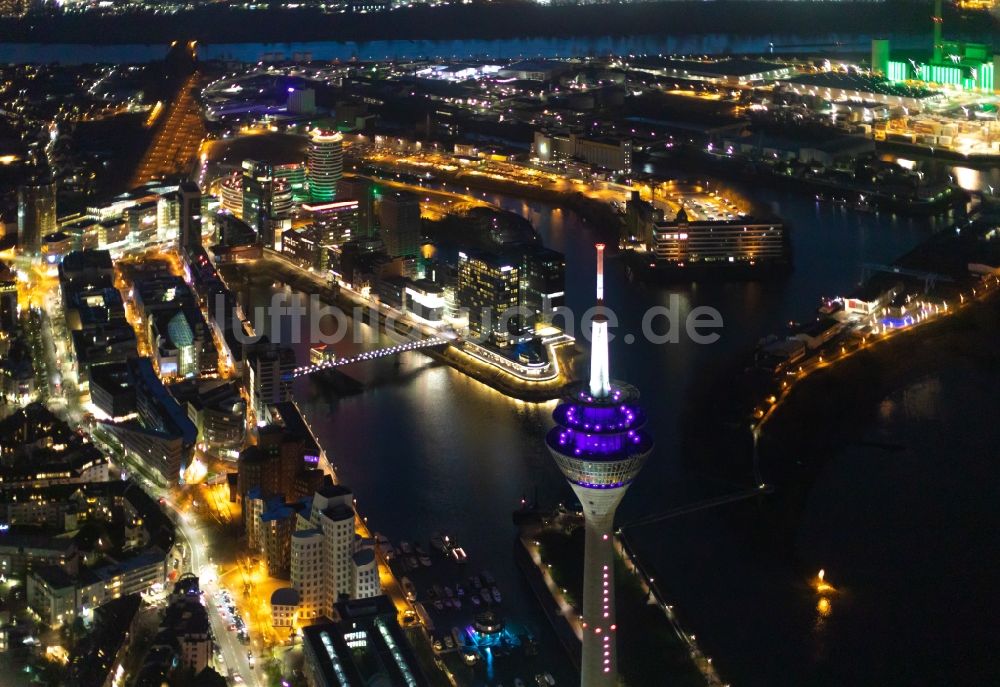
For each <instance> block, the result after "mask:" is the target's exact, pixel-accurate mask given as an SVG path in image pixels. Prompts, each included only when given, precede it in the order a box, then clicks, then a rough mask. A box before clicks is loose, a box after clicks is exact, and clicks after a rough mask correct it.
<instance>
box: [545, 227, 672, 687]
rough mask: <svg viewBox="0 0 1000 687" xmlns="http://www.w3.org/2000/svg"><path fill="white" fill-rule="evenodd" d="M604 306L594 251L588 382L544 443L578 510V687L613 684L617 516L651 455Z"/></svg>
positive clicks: (569, 399) (559, 413)
mask: <svg viewBox="0 0 1000 687" xmlns="http://www.w3.org/2000/svg"><path fill="white" fill-rule="evenodd" d="M603 306H604V245H603V244H598V246H597V307H598V308H599V309H601V310H600V311H599V312H598V314H597V315H595V316H594V318H593V320H592V324H591V328H592V330H591V331H592V337H591V354H590V356H591V357H590V381H589V383H588V384H586V385H580V386H575V387H573V388H572V389H571V390H570V392H569V393H568V394H567V396H566V400H565V401H564V402H563V403H561V404H560V405H559V406H557V407H556V409H555V411H553V413H552V418H553V419H554V420H555V423H556V426H555V427H554V428H552V429H551V430H550V431H549V433H548V435H547V436H546V438H545V441H546V444H547V446H548V449H549V451H550V452H551V453H552V457H553V458H555V461H556V464H557V465H558V466H559V469H560V470H561V471H562V473H563V475H565V477H566V479H567V480H568V481H569V483H570V487H572V489H573V492H574V493H575V494H576V496H577V498H578V499H579V500H580V504H581V506H583V514H584V521H585V524H586V543H585V546H586V548H585V552H584V567H583V617H582V626H583V654H582V658H581V667H580V669H581V678H582V680H581V684H582V685H583V687H614V686H615V685H617V684H618V666H617V646H616V636H617V635H616V632H617V630H618V625H617V619H616V617H615V553H614V542H613V539H612V537H613V536H614V535H613V526H614V518H615V511H616V509H617V508H618V504H619V503H620V502H621V500H622V497H624V496H625V492H626V490H627V489H628V487H629V485H630V484H631V483H632V481H633V480H634V479H635V477H636V475H637V474H638V473H639V470H640V469H641V468H642V466H643V463H645V461H646V458H647V456H649V453H650V452H651V451H652V449H653V440H652V438H651V437H650V435H649V434H648V433H647V432H646V431H645V429H644V426H645V424H646V414H645V412H644V411H643V409H642V408H641V407H640V406H639V405H638V403H637V399H638V395H639V394H638V392H637V391H636V389H635V388H634V387H632V386H630V385H628V384H623V383H620V382H612V381H611V377H610V369H609V363H608V320H607V316H606V315H605V314H603Z"/></svg>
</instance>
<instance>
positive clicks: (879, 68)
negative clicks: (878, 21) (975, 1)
mask: <svg viewBox="0 0 1000 687" xmlns="http://www.w3.org/2000/svg"><path fill="white" fill-rule="evenodd" d="M932 21H933V24H934V50H933V53H932V55H931V59H930V60H929V61H928V62H926V63H920V62H918V61H917V60H894V59H892V55H891V51H890V49H889V41H888V39H885V38H878V39H875V40H873V41H872V71H873V72H875V73H881V74H882V75H884V76H885V77H886V78H887V79H888V80H889V81H896V82H899V81H923V82H925V83H928V84H938V85H943V86H954V87H957V88H960V89H962V90H967V91H973V90H976V91H986V92H990V93H993V92H997V91H998V90H1000V89H998V87H997V86H998V85H1000V84H996V83H995V79H994V74H995V73H996V72H997V70H998V69H1000V56H997V55H994V54H993V48H992V46H989V45H985V44H983V43H966V42H965V41H946V40H944V39H943V38H942V28H943V23H944V22H943V18H942V16H941V0H935V2H934V16H933V17H932Z"/></svg>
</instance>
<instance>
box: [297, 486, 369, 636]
mask: <svg viewBox="0 0 1000 687" xmlns="http://www.w3.org/2000/svg"><path fill="white" fill-rule="evenodd" d="M299 517H300V524H299V526H298V527H297V529H296V531H295V533H294V534H292V541H291V565H290V568H291V577H292V585H291V586H292V589H294V590H295V591H296V592H298V597H299V606H298V615H299V618H300V619H309V618H317V617H320V616H324V615H325V616H328V617H330V616H331V614H332V612H333V607H334V605H335V604H336V603H337V602H338V601H340V599H341V597H346V598H348V599H363V598H368V597H372V596H378V595H379V594H381V593H382V586H381V583H380V581H379V576H378V565H377V563H376V560H375V555H374V544H373V543H372V542H370V541H365V540H361V539H359V538H358V537H356V536H355V527H354V524H355V517H356V516H355V512H354V498H353V495H352V494H351V491H350V490H349V489H347V488H345V487H343V486H340V485H328V486H324V487H321V488H320V489H319V490H317V491H316V493H315V494H314V495H313V497H312V507H311V508H310V510H309V513H308V514H307V517H306V518H302V516H301V515H300V516H299ZM303 520H304V521H303Z"/></svg>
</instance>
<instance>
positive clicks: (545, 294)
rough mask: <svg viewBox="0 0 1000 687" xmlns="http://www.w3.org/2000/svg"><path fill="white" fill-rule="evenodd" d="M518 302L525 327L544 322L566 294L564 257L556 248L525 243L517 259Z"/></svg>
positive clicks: (563, 299)
mask: <svg viewBox="0 0 1000 687" xmlns="http://www.w3.org/2000/svg"><path fill="white" fill-rule="evenodd" d="M520 277H521V305H522V306H524V308H525V310H526V312H527V313H528V314H527V315H526V318H527V321H526V322H525V323H524V324H525V326H526V327H534V326H535V325H536V324H542V323H547V322H548V321H549V318H551V315H552V311H553V310H555V309H556V308H558V307H560V306H562V305H563V303H564V301H565V297H566V258H565V256H564V255H563V254H562V253H560V252H559V251H555V250H552V249H551V248H544V247H542V246H526V247H525V248H524V251H523V253H522V259H521V273H520Z"/></svg>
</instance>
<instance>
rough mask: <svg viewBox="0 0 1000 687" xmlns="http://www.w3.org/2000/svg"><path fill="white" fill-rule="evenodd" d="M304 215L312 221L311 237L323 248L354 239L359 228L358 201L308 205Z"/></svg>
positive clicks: (304, 206)
mask: <svg viewBox="0 0 1000 687" xmlns="http://www.w3.org/2000/svg"><path fill="white" fill-rule="evenodd" d="M302 211H303V214H304V215H305V216H306V217H308V218H309V219H311V220H312V230H311V232H310V233H311V236H312V238H313V240H315V241H316V242H317V243H319V244H320V245H322V246H331V245H340V244H341V243H346V242H347V241H350V240H351V239H352V238H354V236H355V234H356V233H357V227H358V201H356V200H338V201H333V202H330V203H311V204H309V203H307V204H304V205H303V206H302Z"/></svg>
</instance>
